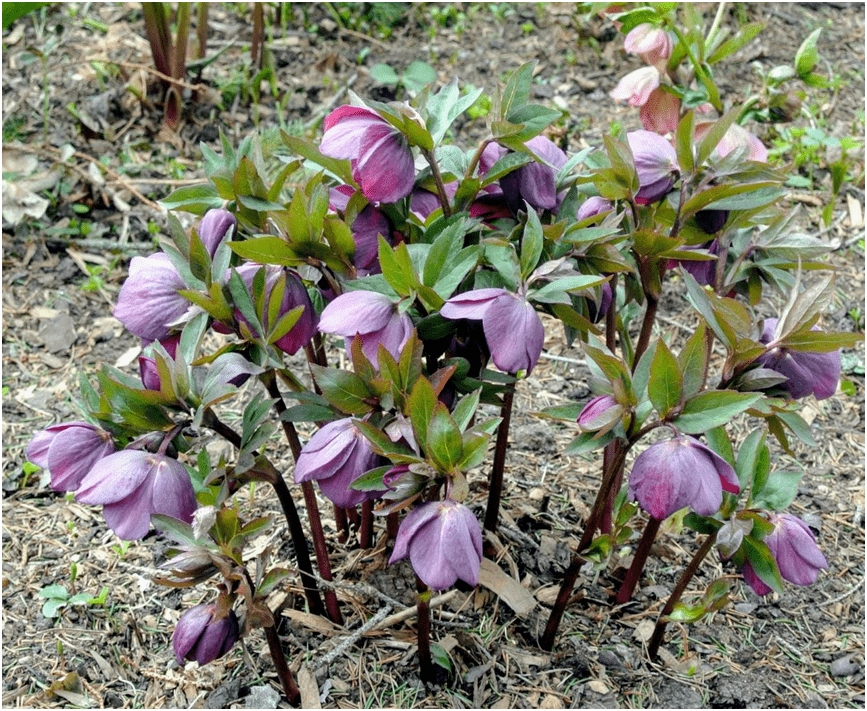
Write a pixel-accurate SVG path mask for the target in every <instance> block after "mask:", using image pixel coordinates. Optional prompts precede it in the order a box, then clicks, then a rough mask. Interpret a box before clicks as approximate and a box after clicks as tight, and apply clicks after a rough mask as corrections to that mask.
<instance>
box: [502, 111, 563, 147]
mask: <svg viewBox="0 0 867 711" xmlns="http://www.w3.org/2000/svg"><path fill="white" fill-rule="evenodd" d="M562 115H563V112H562V111H560V110H559V109H552V108H549V107H547V106H542V105H541V104H526V105H525V106H522V107H520V108H518V109H515V110H514V111H512V113H510V114H509V118H508V121H509V122H510V123H512V124H515V125H518V126H521V128H520V129H519V130H518V131H517V133H515V134H514V135H513V136H510V137H509V138H510V141H512V142H515V143H517V142H524V141H529V140H530V139H531V138H534V137H535V136H538V135H539V134H540V133H542V131H544V130H545V129H546V128H547V127H548V126H549V125H550V124H551V123H552V122H553V121H556V120H557V119H558V118H560V117H561V116H562Z"/></svg>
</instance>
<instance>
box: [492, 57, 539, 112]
mask: <svg viewBox="0 0 867 711" xmlns="http://www.w3.org/2000/svg"><path fill="white" fill-rule="evenodd" d="M535 68H536V61H535V60H532V61H529V62H526V63H525V64H522V65H521V66H520V67H518V69H516V70H515V71H514V72H512V74H510V75H509V78H508V79H507V80H506V86H505V87H504V88H503V94H502V96H501V97H500V119H501V120H503V121H508V120H509V115H510V114H511V113H512V112H513V111H515V110H516V109H519V108H521V107H522V106H524V105H525V104H526V103H527V102H528V101H529V100H530V87H531V86H532V83H533V70H534V69H535Z"/></svg>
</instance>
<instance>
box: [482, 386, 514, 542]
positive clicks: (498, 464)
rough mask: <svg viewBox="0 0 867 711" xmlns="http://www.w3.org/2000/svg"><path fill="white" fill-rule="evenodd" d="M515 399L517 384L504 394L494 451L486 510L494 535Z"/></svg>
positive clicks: (486, 517) (509, 387)
mask: <svg viewBox="0 0 867 711" xmlns="http://www.w3.org/2000/svg"><path fill="white" fill-rule="evenodd" d="M514 399H515V384H514V383H512V384H511V385H509V386H508V388H507V389H506V391H505V392H504V393H503V404H502V406H501V407H500V417H501V418H502V419H501V421H500V426H499V427H498V428H497V444H496V448H495V449H494V465H493V467H492V468H491V479H490V482H489V485H488V507H487V509H485V528H486V529H487V530H488V531H491V532H492V533H494V532H496V530H497V520H498V519H499V516H500V498H501V496H502V494H503V470H504V469H505V467H506V449H507V448H508V446H509V421H510V420H511V419H512V402H513V401H514Z"/></svg>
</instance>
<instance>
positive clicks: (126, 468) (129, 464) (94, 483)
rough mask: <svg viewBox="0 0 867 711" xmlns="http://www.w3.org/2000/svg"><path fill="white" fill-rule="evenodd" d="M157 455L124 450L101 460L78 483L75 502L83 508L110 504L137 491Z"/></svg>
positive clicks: (152, 466) (149, 471) (151, 468)
mask: <svg viewBox="0 0 867 711" xmlns="http://www.w3.org/2000/svg"><path fill="white" fill-rule="evenodd" d="M156 457H157V455H154V454H151V453H149V452H141V451H138V450H132V449H124V450H121V451H120V452H115V453H114V454H109V455H108V456H107V457H104V458H102V459H100V460H99V461H98V462H97V463H96V464H95V465H94V466H93V468H92V469H91V470H90V472H89V473H88V474H87V476H85V477H84V479H83V480H82V482H81V486H80V487H79V488H78V491H76V492H75V500H76V501H80V502H81V503H83V504H113V503H115V502H119V501H122V500H124V499H125V498H126V497H128V496H130V495H131V494H132V493H133V492H134V491H136V490H137V489H138V488H139V487H140V486H141V485H142V482H143V481H144V480H145V479H146V478H147V477H148V476H149V475H150V473H151V471H152V470H153V468H154V466H155V464H156V462H157V460H156Z"/></svg>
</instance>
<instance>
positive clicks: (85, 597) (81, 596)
mask: <svg viewBox="0 0 867 711" xmlns="http://www.w3.org/2000/svg"><path fill="white" fill-rule="evenodd" d="M90 600H91V597H90V593H86V592H81V593H78V594H77V595H73V596H72V597H71V598H69V599H68V600H67V601H66V604H67V605H86V604H87V603H89V602H90Z"/></svg>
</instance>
